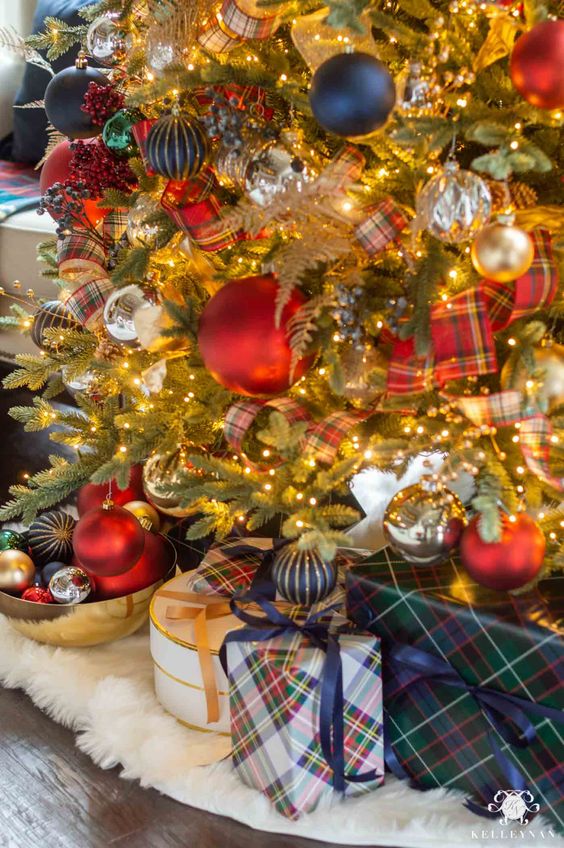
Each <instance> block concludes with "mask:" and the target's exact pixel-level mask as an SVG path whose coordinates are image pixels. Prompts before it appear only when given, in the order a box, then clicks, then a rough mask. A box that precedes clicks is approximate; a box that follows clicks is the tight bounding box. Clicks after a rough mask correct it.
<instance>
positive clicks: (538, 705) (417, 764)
mask: <svg viewBox="0 0 564 848" xmlns="http://www.w3.org/2000/svg"><path fill="white" fill-rule="evenodd" d="M346 588H347V613H348V616H349V618H351V619H352V620H353V621H354V622H355V623H356V624H357V625H358V626H360V627H362V628H366V629H368V630H370V632H372V633H374V634H376V635H378V636H379V637H380V638H381V639H382V643H383V657H384V680H385V685H384V712H385V716H386V719H385V720H386V735H387V756H386V761H387V764H388V765H390V767H391V768H392V769H393V770H394V771H395V772H396V774H398V776H409V777H410V778H411V779H412V780H413V781H415V783H416V785H418V786H420V787H422V788H430V787H436V786H443V787H448V788H457V789H462V790H464V791H466V792H468V793H470V794H471V795H472V796H473V798H474V799H478V800H479V803H480V804H483V805H484V807H487V805H488V804H491V803H492V802H493V801H494V795H495V793H496V792H497V791H498V790H500V789H504V790H506V789H511V790H518V791H521V790H523V789H525V788H527V789H528V790H530V792H532V794H533V796H534V803H535V804H539V805H540V811H541V813H544V814H545V815H547V816H549V817H550V818H551V819H552V821H554V822H555V823H557V824H560V826H562V821H563V819H564V809H563V807H562V788H563V786H564V766H563V763H564V744H563V738H564V727H563V726H562V724H561V721H562V717H563V713H562V709H563V707H564V691H563V688H562V679H563V672H564V642H563V640H562V631H561V629H560V624H561V618H562V612H563V610H564V577H557V576H555V577H549V578H547V579H545V580H543V581H541V582H540V583H539V584H538V587H536V588H535V589H534V590H532V591H530V592H526V593H524V594H519V595H508V594H506V593H500V592H493V591H490V590H487V589H483V588H481V587H479V586H478V585H477V584H476V583H474V582H473V581H472V580H471V579H470V577H469V576H468V575H467V573H466V572H465V571H464V569H463V568H462V567H461V565H460V563H459V561H458V560H456V559H451V560H448V561H447V562H444V563H442V564H441V565H438V566H435V567H420V566H414V565H411V564H409V563H407V562H405V561H404V560H403V559H401V558H399V557H398V556H396V555H394V554H393V553H392V552H391V550H390V549H389V548H384V549H383V550H381V551H379V552H378V553H376V554H372V555H371V556H370V557H369V558H368V559H367V560H366V561H365V562H364V563H363V564H362V565H359V566H357V567H356V568H355V569H354V570H351V571H349V573H348V574H347V581H346ZM508 719H512V720H513V721H514V722H515V721H516V722H517V727H518V730H517V731H516V730H515V724H513V726H511V724H510V723H508V721H507V720H508ZM533 729H534V730H533ZM534 731H536V733H535V732H534ZM527 737H528V738H527ZM527 743H528V744H527ZM510 781H511V783H510ZM516 783H517V784H519V785H515V784H516ZM511 784H513V785H511Z"/></svg>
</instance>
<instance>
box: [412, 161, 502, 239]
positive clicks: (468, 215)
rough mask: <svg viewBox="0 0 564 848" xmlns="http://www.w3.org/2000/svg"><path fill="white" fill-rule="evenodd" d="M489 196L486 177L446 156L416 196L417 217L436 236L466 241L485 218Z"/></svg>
mask: <svg viewBox="0 0 564 848" xmlns="http://www.w3.org/2000/svg"><path fill="white" fill-rule="evenodd" d="M491 207H492V197H491V194H490V190H489V188H488V186H487V183H486V182H485V180H483V179H482V178H481V177H479V176H478V175H477V174H473V173H472V171H464V170H462V169H461V168H460V167H459V165H458V162H455V161H454V160H452V159H449V160H448V161H447V162H446V163H445V166H444V168H443V170H442V171H441V172H440V173H439V174H437V176H435V177H433V178H432V179H430V180H429V182H428V183H427V184H426V185H425V186H424V187H423V189H422V190H421V191H420V192H419V195H418V197H417V217H418V219H419V220H420V221H421V223H422V225H423V227H424V228H425V229H427V230H429V232H430V233H431V234H432V235H434V236H435V238H438V239H440V240H441V241H444V242H447V243H448V244H458V243H459V242H461V241H468V239H471V238H473V237H474V236H475V235H476V233H477V232H478V231H479V230H481V229H482V227H483V226H484V225H485V224H486V223H487V222H488V220H489V217H490V212H491Z"/></svg>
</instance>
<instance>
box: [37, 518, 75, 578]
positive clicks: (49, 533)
mask: <svg viewBox="0 0 564 848" xmlns="http://www.w3.org/2000/svg"><path fill="white" fill-rule="evenodd" d="M75 524H76V519H75V518H73V517H72V515H67V513H66V512H63V511H62V510H51V511H50V512H45V513H44V514H43V515H40V516H39V517H38V518H36V519H35V521H34V522H32V524H31V526H30V528H29V531H28V540H29V547H30V548H31V553H32V556H33V561H34V562H35V564H36V565H37V564H39V565H46V564H47V563H48V562H53V561H54V560H58V561H60V562H70V561H71V559H72V537H73V533H74V527H75Z"/></svg>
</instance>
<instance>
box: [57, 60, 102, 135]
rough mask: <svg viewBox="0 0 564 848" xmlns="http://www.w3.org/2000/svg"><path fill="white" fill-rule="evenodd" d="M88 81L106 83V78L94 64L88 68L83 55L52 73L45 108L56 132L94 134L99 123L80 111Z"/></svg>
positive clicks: (99, 127) (98, 133) (97, 83)
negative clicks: (93, 66)
mask: <svg viewBox="0 0 564 848" xmlns="http://www.w3.org/2000/svg"><path fill="white" fill-rule="evenodd" d="M91 82H95V83H96V85H109V84H110V83H109V81H108V78H107V77H106V76H105V75H104V74H103V73H102V72H101V71H97V70H96V68H89V67H88V62H87V60H86V59H85V57H84V56H83V55H79V57H78V59H77V60H76V63H75V64H74V65H71V67H70V68H63V70H62V71H59V73H58V74H55V76H54V77H53V79H52V80H51V82H50V83H49V85H48V86H47V88H46V90H45V112H46V113H47V117H48V118H49V120H50V121H51V123H52V124H53V126H54V127H55V129H57V130H59V132H61V133H63V135H66V136H68V137H69V138H73V139H75V138H93V137H94V136H95V135H100V133H101V132H102V127H101V126H97V125H96V124H93V123H92V117H91V115H89V114H88V112H83V111H82V106H83V105H84V95H85V94H86V92H87V91H88V86H89V85H90V83H91Z"/></svg>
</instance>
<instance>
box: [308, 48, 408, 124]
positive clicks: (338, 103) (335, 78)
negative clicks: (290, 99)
mask: <svg viewBox="0 0 564 848" xmlns="http://www.w3.org/2000/svg"><path fill="white" fill-rule="evenodd" d="M309 102H310V105H311V109H312V111H313V114H314V115H315V118H316V120H317V122H318V123H319V124H321V126H322V127H323V129H325V130H327V132H332V133H335V135H340V136H344V137H345V138H354V137H355V136H362V135H368V134H369V133H371V132H374V130H377V129H379V127H381V126H383V125H384V124H385V123H386V121H387V120H388V116H389V114H390V112H391V111H392V109H393V108H394V104H395V102H396V89H395V85H394V81H393V79H392V77H391V74H390V72H389V71H388V69H387V68H386V66H385V65H383V64H382V62H380V61H379V60H378V59H376V58H375V57H374V56H371V55H370V54H369V53H338V54H337V55H336V56H331V58H330V59H327V61H325V62H323V64H321V65H320V66H319V68H318V69H317V70H316V72H315V74H314V75H313V79H312V81H311V88H310V92H309Z"/></svg>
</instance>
